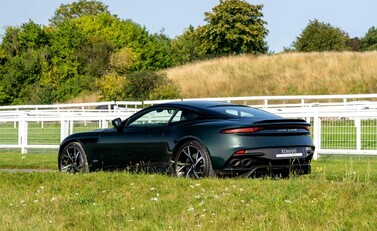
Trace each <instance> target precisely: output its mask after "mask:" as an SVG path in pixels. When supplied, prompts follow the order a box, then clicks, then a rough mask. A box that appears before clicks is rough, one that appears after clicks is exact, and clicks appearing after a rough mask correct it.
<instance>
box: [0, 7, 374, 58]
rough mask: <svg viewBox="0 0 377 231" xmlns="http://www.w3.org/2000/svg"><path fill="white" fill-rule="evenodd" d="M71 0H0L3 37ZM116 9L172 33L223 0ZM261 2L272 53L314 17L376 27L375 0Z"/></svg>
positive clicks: (350, 27) (360, 32)
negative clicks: (8, 27)
mask: <svg viewBox="0 0 377 231" xmlns="http://www.w3.org/2000/svg"><path fill="white" fill-rule="evenodd" d="M72 2H74V1H70V0H0V37H2V36H3V35H4V31H5V28H6V27H7V26H20V25H22V23H27V22H28V21H29V19H30V20H32V21H33V22H35V23H37V24H40V25H48V24H49V22H48V20H49V19H50V18H51V17H52V16H53V15H54V12H55V10H56V9H57V8H59V6H60V5H61V4H68V3H72ZM102 2H103V3H104V4H106V5H108V6H109V10H110V12H111V13H112V14H116V15H118V17H119V18H121V19H131V20H132V21H134V22H135V23H138V24H140V25H141V26H145V28H146V29H147V30H148V31H149V32H150V33H159V32H162V31H163V33H164V34H166V35H167V36H168V37H170V38H174V37H175V36H177V35H180V34H182V33H183V32H184V30H185V29H187V28H188V27H189V26H190V25H193V26H194V27H197V26H199V25H204V24H205V23H206V22H205V21H204V13H205V12H211V11H212V8H213V7H214V6H216V5H218V4H219V0H158V1H157V0H103V1H102ZM247 2H249V3H250V4H253V5H260V4H263V5H264V7H263V9H262V13H263V14H264V17H263V19H264V20H265V21H266V22H267V25H266V28H267V29H268V30H269V34H268V36H267V37H266V41H267V45H268V46H269V50H270V51H271V52H280V51H282V50H283V49H284V47H287V48H288V47H290V46H291V44H292V42H293V41H295V40H296V38H297V36H299V35H300V33H301V32H302V30H303V29H305V27H306V26H307V25H308V23H309V22H310V20H314V19H318V20H319V21H320V22H324V23H330V24H331V25H332V26H335V27H339V28H340V29H342V30H343V31H345V32H346V33H348V34H349V36H350V37H351V38H353V37H359V38H360V37H363V36H364V35H365V33H366V32H367V31H368V29H369V28H371V27H372V26H375V27H377V13H376V12H377V0H358V1H355V0H315V1H314V0H311V1H309V0H264V1H263V0H247Z"/></svg>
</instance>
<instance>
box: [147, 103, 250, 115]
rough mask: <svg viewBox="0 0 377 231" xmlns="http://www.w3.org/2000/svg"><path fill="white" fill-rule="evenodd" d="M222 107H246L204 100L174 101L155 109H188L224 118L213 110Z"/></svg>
mask: <svg viewBox="0 0 377 231" xmlns="http://www.w3.org/2000/svg"><path fill="white" fill-rule="evenodd" d="M221 106H239V107H244V106H243V105H238V104H232V103H228V102H219V101H202V100H194V101H173V102H167V103H161V104H156V105H154V106H153V107H176V108H180V109H188V110H192V111H196V112H198V113H201V114H204V115H212V116H224V114H223V113H220V112H217V111H215V110H212V108H213V107H221Z"/></svg>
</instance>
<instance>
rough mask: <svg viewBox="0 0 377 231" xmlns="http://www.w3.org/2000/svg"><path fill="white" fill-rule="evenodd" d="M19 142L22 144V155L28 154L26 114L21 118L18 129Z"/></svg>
mask: <svg viewBox="0 0 377 231" xmlns="http://www.w3.org/2000/svg"><path fill="white" fill-rule="evenodd" d="M18 133H19V134H18V142H19V143H20V144H21V154H26V153H27V149H26V145H27V143H28V141H27V136H28V123H27V122H26V114H25V112H23V113H22V114H21V118H20V124H19V128H18Z"/></svg>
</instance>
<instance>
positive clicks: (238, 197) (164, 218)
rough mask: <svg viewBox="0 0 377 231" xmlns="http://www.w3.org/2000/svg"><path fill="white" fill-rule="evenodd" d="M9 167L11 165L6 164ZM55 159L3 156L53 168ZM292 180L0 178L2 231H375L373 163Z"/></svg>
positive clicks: (361, 160) (349, 161)
mask: <svg viewBox="0 0 377 231" xmlns="http://www.w3.org/2000/svg"><path fill="white" fill-rule="evenodd" d="M9 162H11V163H9ZM56 162H57V154H26V155H21V154H14V153H1V154H0V168H37V169H56V168H57V163H56ZM312 166H313V167H312V169H313V171H312V174H310V175H307V176H301V177H292V178H290V179H281V180H272V179H202V180H190V179H179V178H174V177H169V176H164V175H156V174H154V175H153V174H152V175H143V174H136V175H133V174H129V173H126V172H95V173H90V174H76V175H72V174H65V173H59V172H57V171H52V172H32V173H25V172H17V173H8V172H0V181H1V187H0V195H1V197H0V214H1V215H0V217H1V219H0V227H1V229H2V230H376V228H377V221H376V219H375V218H376V217H377V209H376V204H377V190H376V186H377V158H376V157H357V156H352V157H349V156H347V157H345V156H324V155H322V156H321V157H320V159H319V160H317V161H313V163H312Z"/></svg>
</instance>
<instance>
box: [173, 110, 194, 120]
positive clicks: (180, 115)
mask: <svg viewBox="0 0 377 231" xmlns="http://www.w3.org/2000/svg"><path fill="white" fill-rule="evenodd" d="M197 117H198V115H197V114H195V113H194V112H192V111H187V110H185V111H181V110H180V111H178V112H177V114H175V116H174V118H173V119H172V122H178V121H187V120H193V119H195V118H197Z"/></svg>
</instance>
